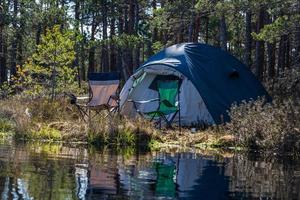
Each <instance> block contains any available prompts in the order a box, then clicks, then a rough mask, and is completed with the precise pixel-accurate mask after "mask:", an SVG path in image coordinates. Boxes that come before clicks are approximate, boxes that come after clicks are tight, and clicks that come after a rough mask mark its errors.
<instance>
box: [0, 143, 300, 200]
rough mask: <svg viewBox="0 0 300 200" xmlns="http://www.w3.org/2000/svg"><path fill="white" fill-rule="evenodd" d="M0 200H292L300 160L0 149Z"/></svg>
mask: <svg viewBox="0 0 300 200" xmlns="http://www.w3.org/2000/svg"><path fill="white" fill-rule="evenodd" d="M0 199H2V200H6V199H25V200H27V199H38V200H39V199H47V200H50V199H51V200H52V199H53V200H60V199H300V162H298V161H295V160H293V159H284V160H281V159H276V158H273V157H271V158H270V157H268V158H266V157H263V156H258V155H255V154H254V155H253V154H252V155H249V154H246V153H225V154H222V155H220V154H216V153H211V152H210V153H207V152H205V153H203V152H183V153H176V152H172V151H164V152H152V153H142V152H137V151H133V150H131V149H109V148H102V149H96V148H86V147H67V146H63V145H61V144H37V143H35V144H32V143H31V144H13V143H4V144H3V143H0Z"/></svg>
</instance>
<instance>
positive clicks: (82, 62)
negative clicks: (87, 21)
mask: <svg viewBox="0 0 300 200" xmlns="http://www.w3.org/2000/svg"><path fill="white" fill-rule="evenodd" d="M79 2H80V3H81V4H80V5H81V6H80V7H81V10H84V0H82V1H79ZM80 14H81V19H80V32H81V34H82V35H84V34H83V33H84V20H83V19H84V15H83V12H80ZM85 44H86V37H85V36H84V38H83V40H82V41H80V66H81V67H80V69H81V70H80V74H81V79H82V80H84V81H85V80H86V67H85V60H86V53H85V48H84V47H85Z"/></svg>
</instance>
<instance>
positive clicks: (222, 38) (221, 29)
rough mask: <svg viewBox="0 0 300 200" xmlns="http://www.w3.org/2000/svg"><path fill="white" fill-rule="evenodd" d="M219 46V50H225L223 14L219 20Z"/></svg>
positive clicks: (225, 34)
mask: <svg viewBox="0 0 300 200" xmlns="http://www.w3.org/2000/svg"><path fill="white" fill-rule="evenodd" d="M220 45H221V49H223V50H225V51H226V50H227V27H226V20H225V15H224V14H222V16H221V19H220Z"/></svg>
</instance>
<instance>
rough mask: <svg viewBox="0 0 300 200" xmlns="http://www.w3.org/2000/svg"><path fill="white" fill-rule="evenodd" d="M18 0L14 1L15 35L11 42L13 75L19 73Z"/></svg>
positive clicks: (11, 68)
mask: <svg viewBox="0 0 300 200" xmlns="http://www.w3.org/2000/svg"><path fill="white" fill-rule="evenodd" d="M18 5H19V2H18V0H14V1H13V19H12V20H13V30H14V36H13V40H12V44H11V66H10V70H11V75H16V73H17V44H18V40H17V34H18V27H17V17H18Z"/></svg>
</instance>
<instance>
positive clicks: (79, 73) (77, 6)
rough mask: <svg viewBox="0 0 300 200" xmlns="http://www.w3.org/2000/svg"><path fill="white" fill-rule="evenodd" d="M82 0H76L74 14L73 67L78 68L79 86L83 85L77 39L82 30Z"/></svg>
mask: <svg viewBox="0 0 300 200" xmlns="http://www.w3.org/2000/svg"><path fill="white" fill-rule="evenodd" d="M79 9H80V1H79V0H75V9H74V14H75V38H76V39H75V40H76V41H75V53H76V55H75V60H74V63H73V68H74V69H75V68H76V69H77V81H78V85H79V87H81V77H82V75H81V70H80V66H79V53H80V49H79V44H78V41H77V37H78V33H79V32H80V30H79V20H80V19H79V18H80V10H79Z"/></svg>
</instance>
